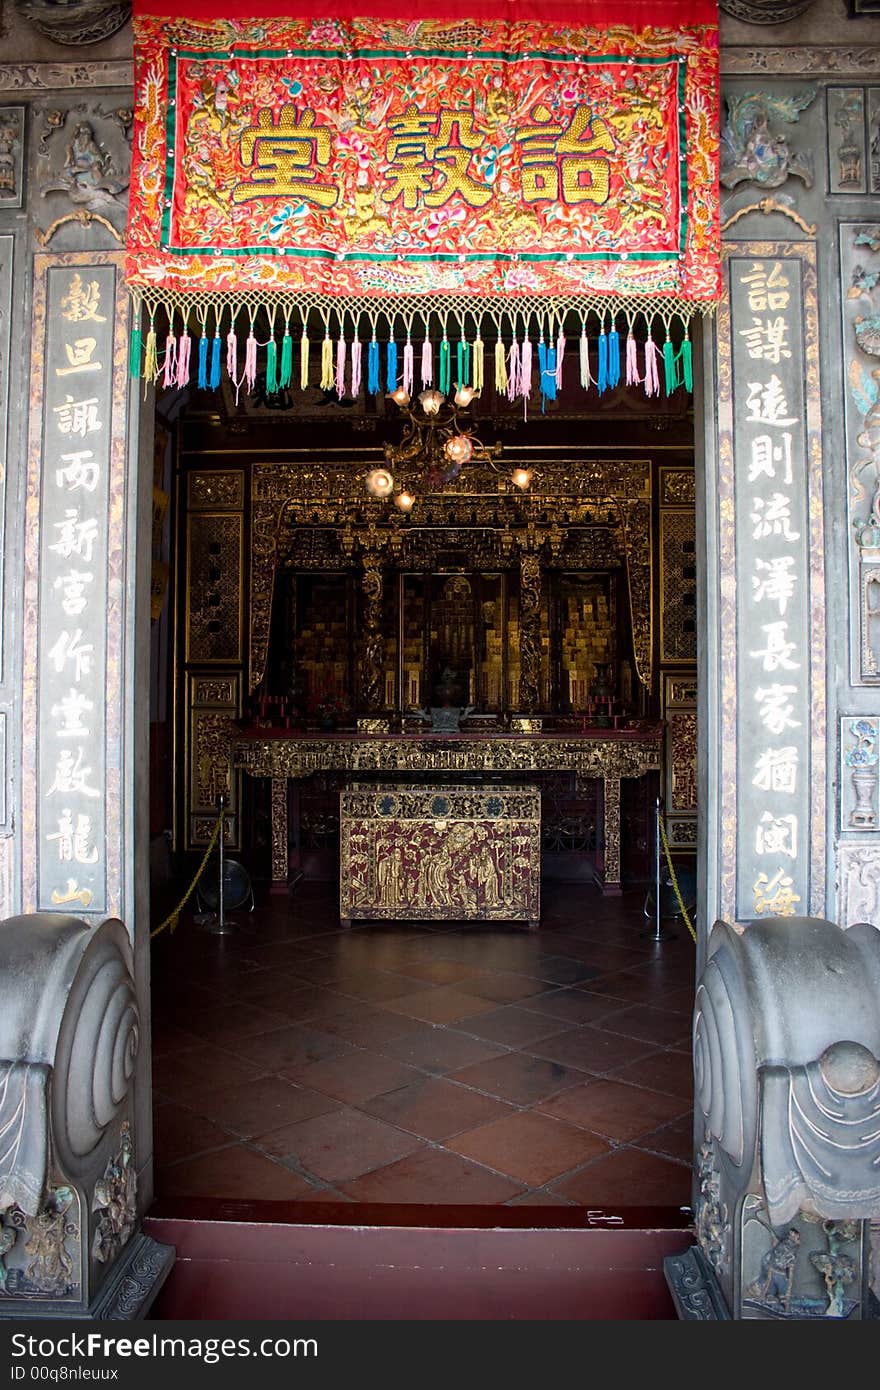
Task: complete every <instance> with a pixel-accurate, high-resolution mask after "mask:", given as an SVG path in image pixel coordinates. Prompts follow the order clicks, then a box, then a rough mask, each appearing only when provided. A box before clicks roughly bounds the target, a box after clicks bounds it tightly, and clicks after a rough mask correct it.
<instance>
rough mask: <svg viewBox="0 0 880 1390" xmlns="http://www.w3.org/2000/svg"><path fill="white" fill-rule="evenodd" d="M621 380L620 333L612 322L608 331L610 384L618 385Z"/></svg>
mask: <svg viewBox="0 0 880 1390" xmlns="http://www.w3.org/2000/svg"><path fill="white" fill-rule="evenodd" d="M619 381H620V334H619V333H618V331H617V329H616V328H615V327H614V325H613V324H612V326H611V329H610V331H609V333H608V385H609V386H616V385H617V383H618V382H619Z"/></svg>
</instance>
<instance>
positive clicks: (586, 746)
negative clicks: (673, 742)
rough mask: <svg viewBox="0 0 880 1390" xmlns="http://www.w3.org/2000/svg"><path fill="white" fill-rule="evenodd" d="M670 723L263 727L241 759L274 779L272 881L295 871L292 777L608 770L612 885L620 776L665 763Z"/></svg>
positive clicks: (614, 885) (582, 774)
mask: <svg viewBox="0 0 880 1390" xmlns="http://www.w3.org/2000/svg"><path fill="white" fill-rule="evenodd" d="M662 743H663V729H662V725H661V723H660V722H659V721H657V722H652V721H647V720H642V721H639V722H638V724H637V725H636V726H635V727H631V728H621V729H589V730H586V731H585V732H583V733H566V734H562V733H559V734H554V733H526V732H523V733H513V732H505V733H503V734H495V735H490V734H484V733H473V734H468V733H460V734H416V735H413V734H393V733H367V732H362V733H355V732H352V733H347V732H340V733H335V734H326V735H320V734H291V733H288V732H286V731H284V732H282V731H278V732H277V733H276V732H275V731H273V730H268V729H255V730H253V731H248V732H242V733H241V734H239V735H238V737H236V738H233V740H232V743H231V749H230V754H231V761H232V765H233V767H234V768H237V769H240V770H241V771H243V772H245V773H247V774H249V775H250V776H252V777H265V778H268V779H269V780H270V781H271V784H272V883H273V886H274V887H277V888H284V887H285V886H286V884H287V882H288V878H289V869H290V866H289V862H288V855H289V851H288V812H287V784H288V780H289V779H291V778H292V779H302V778H305V777H310V776H312V775H313V774H314V773H316V772H327V771H336V772H350V773H352V774H354V775H355V776H358V775H360V774H364V773H374V774H379V775H382V776H388V777H393V776H394V775H395V774H418V775H419V777H420V778H421V777H424V778H433V777H436V778H437V779H438V783H439V782H440V781H441V780H443V779H445V780H447V781H448V780H450V779H453V780H454V778H455V776H456V775H460V774H463V773H466V774H474V773H476V774H479V773H485V774H486V775H487V778H488V777H489V776H490V775H495V774H501V775H502V776H505V777H510V778H519V777H522V776H528V775H529V774H533V773H541V772H559V771H567V772H572V773H574V775H575V777H576V778H577V779H578V780H590V779H594V778H599V779H601V781H602V786H603V798H602V823H601V828H600V844H599V849H598V854H597V866H596V868H597V878H598V879H599V882H600V883H601V885H602V887H603V889H604V891H605V892H607V893H618V892H620V888H621V871H620V783H621V780H622V779H624V778H628V777H643V776H645V774H646V773H649V772H658V771H659V770H660V767H661V758H662Z"/></svg>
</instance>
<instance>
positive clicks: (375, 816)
mask: <svg viewBox="0 0 880 1390" xmlns="http://www.w3.org/2000/svg"><path fill="white" fill-rule="evenodd" d="M339 801H340V806H339V812H340V813H339V827H340V848H339V916H340V919H341V921H342V924H343V926H350V925H351V922H352V920H353V919H367V920H382V919H386V920H388V919H390V920H395V921H399V920H413V921H420V920H430V919H435V920H446V921H473V922H494V921H519V920H522V921H527V922H528V924H529V928H530V929H531V930H532V931H537V929H538V926H539V924H540V917H541V793H540V791H539V789H538V788H537V787H535V786H529V785H523V784H514V785H512V786H487V787H482V788H481V787H474V786H462V785H456V784H454V783H453V784H449V785H438V784H435V785H434V786H412V785H407V784H404V783H398V782H382V783H379V784H378V785H376V784H372V785H370V784H362V783H356V784H355V785H354V786H352V787H349V788H348V789H347V790H346V791H343V792H341V793H340V798H339Z"/></svg>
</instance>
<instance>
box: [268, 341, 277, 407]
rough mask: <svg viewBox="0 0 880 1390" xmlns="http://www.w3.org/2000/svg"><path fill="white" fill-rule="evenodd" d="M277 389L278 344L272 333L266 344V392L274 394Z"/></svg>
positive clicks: (270, 394) (269, 394)
mask: <svg viewBox="0 0 880 1390" xmlns="http://www.w3.org/2000/svg"><path fill="white" fill-rule="evenodd" d="M277 390H278V344H277V343H276V342H275V335H274V334H273V335H272V336H271V337H270V339H269V341H268V343H267V344H266V394H267V395H268V396H274V395H275V392H276V391H277Z"/></svg>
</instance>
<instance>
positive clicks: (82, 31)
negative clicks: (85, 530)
mask: <svg viewBox="0 0 880 1390" xmlns="http://www.w3.org/2000/svg"><path fill="white" fill-rule="evenodd" d="M13 4H14V5H15V8H16V10H17V11H18V13H19V14H20V15H21V17H22V18H23V19H25V20H27V22H28V23H29V24H30V25H31V26H32V27H33V28H34V29H36V31H37V33H39V34H44V35H45V36H46V38H47V39H52V40H53V42H55V43H63V44H69V45H72V46H75V47H80V46H81V45H84V44H90V43H100V42H101V40H102V39H108V38H109V37H110V35H111V34H115V33H116V32H117V30H119V29H121V28H122V26H123V24H127V23H128V20H129V18H130V16H131V5H130V4H120V3H118V0H13Z"/></svg>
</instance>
